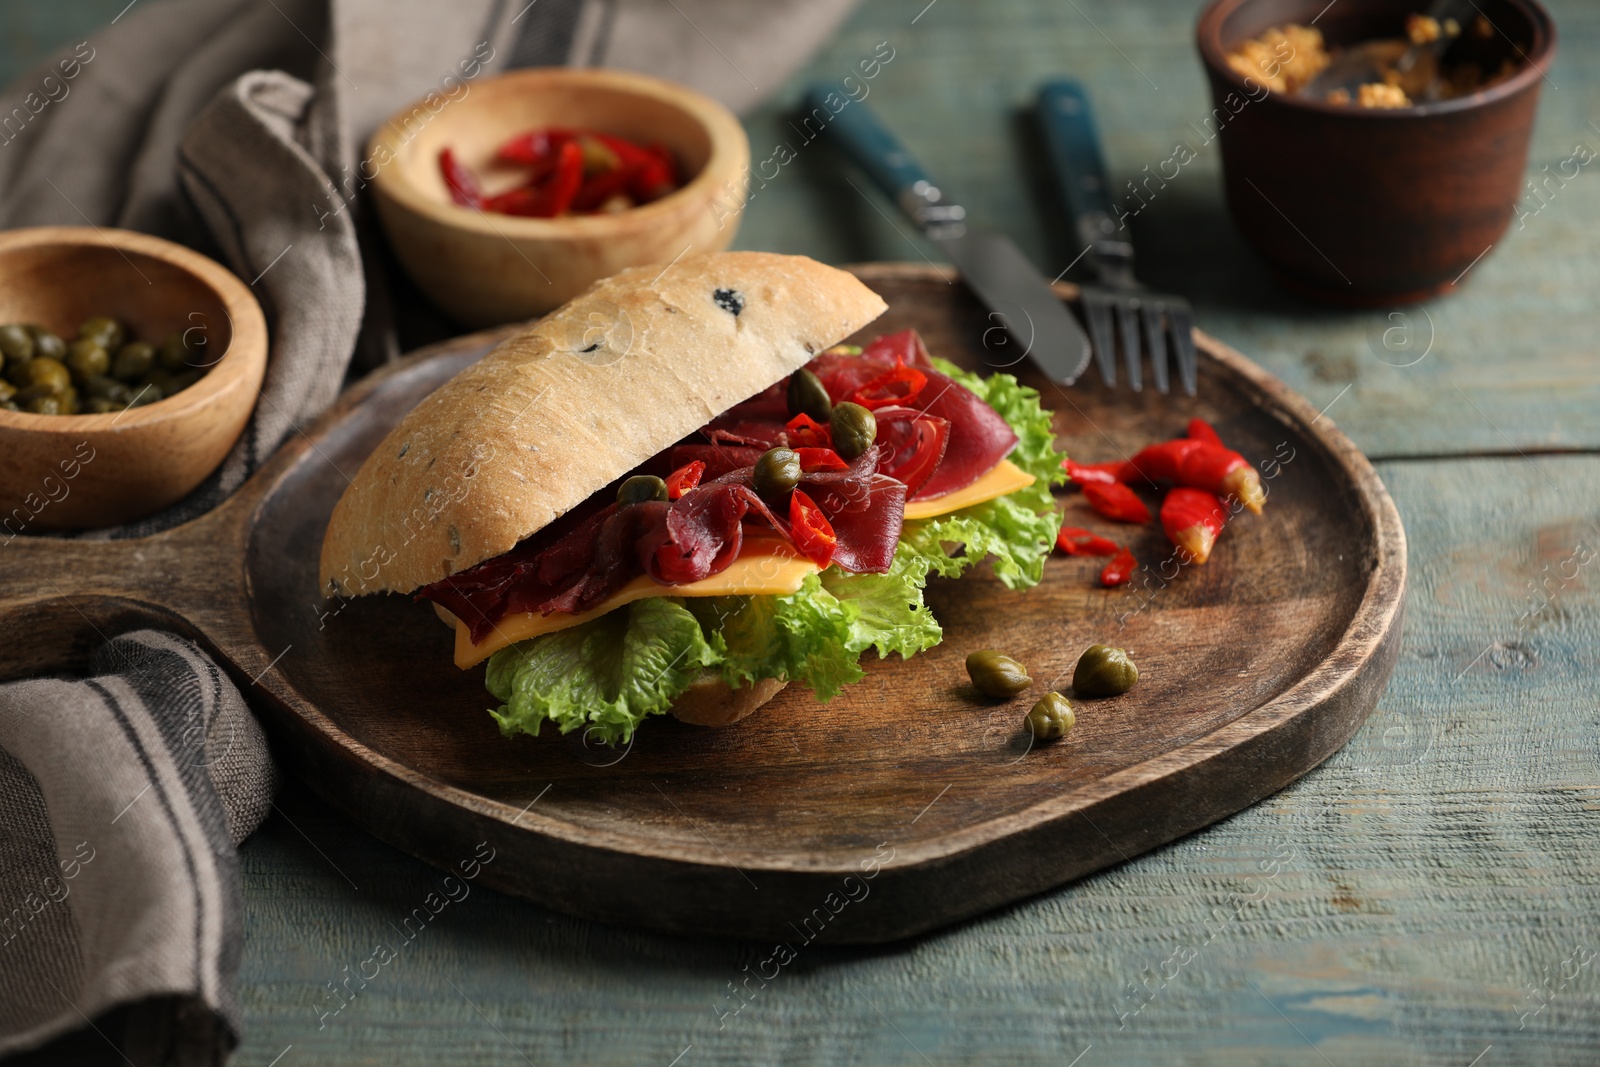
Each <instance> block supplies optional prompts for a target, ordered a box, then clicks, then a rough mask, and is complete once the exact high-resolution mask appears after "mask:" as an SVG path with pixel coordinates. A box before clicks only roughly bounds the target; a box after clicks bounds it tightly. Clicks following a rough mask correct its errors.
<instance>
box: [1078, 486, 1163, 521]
mask: <svg viewBox="0 0 1600 1067" xmlns="http://www.w3.org/2000/svg"><path fill="white" fill-rule="evenodd" d="M1083 498H1084V499H1085V500H1087V501H1088V502H1089V506H1090V507H1092V508H1094V509H1095V510H1096V511H1098V512H1099V513H1100V514H1102V515H1104V516H1105V517H1106V518H1108V519H1111V520H1113V521H1115V522H1136V523H1142V522H1149V521H1150V509H1149V508H1147V507H1145V505H1144V501H1143V500H1140V499H1139V498H1138V497H1137V496H1135V495H1134V493H1133V490H1132V489H1129V488H1128V487H1127V486H1125V485H1123V484H1122V483H1121V482H1088V483H1086V484H1085V485H1084V487H1083Z"/></svg>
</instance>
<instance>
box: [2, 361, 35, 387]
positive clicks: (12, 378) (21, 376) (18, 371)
mask: <svg viewBox="0 0 1600 1067" xmlns="http://www.w3.org/2000/svg"><path fill="white" fill-rule="evenodd" d="M32 362H33V357H32V356H28V357H27V358H24V357H22V356H6V357H4V367H3V372H4V374H5V377H6V381H8V382H10V383H11V384H12V385H17V386H22V385H27V384H28V374H27V371H26V369H25V368H26V367H27V366H28V364H30V363H32Z"/></svg>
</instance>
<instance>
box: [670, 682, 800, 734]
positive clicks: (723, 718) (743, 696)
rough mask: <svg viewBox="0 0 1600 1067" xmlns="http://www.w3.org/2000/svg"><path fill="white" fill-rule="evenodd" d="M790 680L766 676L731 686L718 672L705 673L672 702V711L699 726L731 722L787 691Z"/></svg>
mask: <svg viewBox="0 0 1600 1067" xmlns="http://www.w3.org/2000/svg"><path fill="white" fill-rule="evenodd" d="M787 684H788V683H787V682H782V681H779V680H778V679H776V678H763V679H761V680H760V681H759V682H753V683H751V684H750V685H742V686H740V687H739V688H738V689H731V688H729V686H728V683H727V682H724V681H723V680H722V679H721V678H718V677H716V676H715V675H710V674H702V675H701V676H700V677H698V678H696V679H695V680H694V681H692V682H690V683H689V688H687V689H685V690H684V691H683V692H682V693H679V694H678V699H677V700H675V701H673V702H672V714H673V715H674V716H676V717H677V718H679V719H682V720H683V721H684V722H689V723H694V724H695V725H696V726H731V725H733V724H734V723H736V722H738V721H739V720H740V719H742V718H744V717H745V716H746V715H749V714H750V713H751V712H753V711H755V710H756V709H757V708H759V707H760V706H761V705H763V704H765V703H766V702H767V701H769V700H771V699H772V698H773V697H775V696H777V695H778V694H779V693H780V692H782V691H783V687H784V686H785V685H787Z"/></svg>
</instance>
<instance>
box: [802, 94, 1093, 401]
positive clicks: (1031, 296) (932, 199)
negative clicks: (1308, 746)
mask: <svg viewBox="0 0 1600 1067" xmlns="http://www.w3.org/2000/svg"><path fill="white" fill-rule="evenodd" d="M841 100H843V101H844V106H843V107H842V108H841V109H839V110H838V112H837V113H835V112H834V109H833V108H831V107H829V106H828V104H829V102H830V101H831V102H833V103H838V102H839V101H841ZM804 107H805V114H806V117H807V119H808V120H812V119H818V118H824V117H825V119H826V122H825V125H824V126H823V129H824V131H825V132H826V133H827V134H828V136H829V137H830V138H831V139H832V141H833V143H834V144H835V145H837V146H838V147H839V148H840V149H841V150H842V151H843V152H844V153H845V155H847V156H849V157H850V159H851V160H852V161H853V162H854V163H855V164H856V165H857V166H859V167H860V168H861V169H862V170H864V171H866V173H867V176H868V177H869V178H871V179H872V181H873V182H874V184H876V185H877V186H878V188H879V189H881V190H883V191H884V192H885V193H887V194H888V195H889V196H890V197H892V198H894V201H895V203H897V204H899V205H900V208H901V210H903V211H904V212H905V213H906V214H907V215H908V216H910V218H911V221H912V222H913V223H915V224H916V226H917V229H919V230H921V231H922V233H923V235H924V236H926V237H927V238H928V239H929V240H931V241H933V242H934V243H935V244H937V245H938V246H939V247H940V248H941V249H943V250H944V254H945V255H947V256H949V257H950V261H951V262H952V263H954V264H955V265H956V269H957V270H959V271H960V272H961V277H962V279H963V280H964V281H965V282H966V283H967V286H968V287H969V288H970V289H971V290H972V291H973V292H974V293H976V294H977V295H978V298H979V299H980V300H982V301H983V302H984V304H986V305H987V306H988V308H989V310H990V312H991V317H993V318H996V319H998V320H999V321H1000V324H1001V325H1003V326H1004V327H1005V328H1006V332H1007V333H1009V334H1010V335H1011V336H1012V338H1013V339H1015V340H1016V342H1017V343H1018V344H1019V345H1021V346H1022V355H1019V356H1018V357H1017V359H1016V360H1013V361H1012V362H1017V361H1019V360H1021V359H1022V357H1023V356H1028V357H1030V358H1031V359H1032V360H1033V362H1034V363H1035V364H1036V365H1037V366H1038V367H1039V369H1040V370H1042V371H1043V372H1044V373H1045V374H1046V375H1048V376H1049V377H1050V378H1051V379H1053V380H1055V381H1057V382H1060V383H1061V384H1062V385H1071V384H1072V383H1073V382H1075V381H1077V380H1078V376H1079V375H1080V374H1082V373H1083V372H1084V369H1085V368H1086V367H1088V366H1089V355H1090V348H1089V338H1088V336H1087V335H1086V334H1085V333H1084V332H1083V327H1082V326H1079V325H1078V321H1077V320H1076V319H1074V318H1073V317H1072V313H1071V312H1069V311H1068V310H1067V309H1066V307H1065V306H1064V305H1063V304H1062V303H1061V299H1060V298H1059V297H1057V296H1056V295H1055V293H1054V292H1052V291H1051V289H1050V283H1049V282H1047V281H1045V280H1044V276H1043V275H1042V274H1040V273H1039V271H1038V269H1037V268H1035V267H1034V265H1033V264H1032V263H1030V262H1028V259H1027V257H1026V256H1024V255H1023V254H1022V250H1021V249H1019V248H1018V247H1017V246H1016V244H1015V242H1013V241H1012V240H1011V238H1009V237H1006V236H1004V235H1002V234H998V233H986V232H984V231H982V230H976V229H973V228H971V227H969V226H968V225H967V222H966V219H967V212H966V209H965V208H963V207H962V206H961V205H960V204H956V203H952V202H951V201H949V200H947V199H946V198H945V195H944V193H943V192H942V191H941V190H940V189H939V187H938V186H937V185H935V184H934V183H933V179H932V178H931V177H930V176H929V175H928V172H927V171H926V170H924V169H923V167H922V164H920V163H918V162H917V161H916V159H915V158H914V157H913V156H912V155H911V153H910V152H907V151H906V150H905V148H904V147H903V146H902V145H901V144H900V142H899V141H897V140H896V139H895V136H894V134H892V133H890V132H889V129H888V127H886V126H884V125H883V123H881V122H879V121H878V117H877V116H876V115H874V114H873V113H872V112H871V111H869V110H867V106H866V105H865V104H863V103H861V102H860V101H858V100H855V99H850V98H846V97H843V96H841V95H840V94H839V91H838V90H837V89H836V88H835V87H833V86H831V85H826V84H819V85H813V86H811V88H809V89H808V90H806V94H805V102H804Z"/></svg>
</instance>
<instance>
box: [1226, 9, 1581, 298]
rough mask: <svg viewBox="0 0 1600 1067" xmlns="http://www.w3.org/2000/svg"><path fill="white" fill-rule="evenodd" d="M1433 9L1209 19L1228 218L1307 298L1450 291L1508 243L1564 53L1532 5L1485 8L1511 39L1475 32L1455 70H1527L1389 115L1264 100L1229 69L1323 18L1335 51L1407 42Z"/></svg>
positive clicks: (1248, 13)
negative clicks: (1463, 66) (1544, 90)
mask: <svg viewBox="0 0 1600 1067" xmlns="http://www.w3.org/2000/svg"><path fill="white" fill-rule="evenodd" d="M1423 6H1425V5H1422V4H1419V3H1415V2H1413V0H1341V2H1340V3H1337V4H1334V5H1332V6H1329V5H1328V3H1327V0H1215V2H1214V3H1212V4H1211V5H1210V6H1208V7H1207V8H1206V9H1205V10H1204V11H1203V12H1202V13H1201V15H1200V21H1199V26H1198V29H1197V34H1196V35H1197V37H1198V42H1199V46H1200V55H1201V58H1202V59H1203V60H1204V62H1205V67H1206V74H1207V76H1208V77H1209V79H1210V82H1211V95H1212V101H1213V105H1214V107H1213V111H1212V114H1211V116H1210V117H1209V119H1208V121H1207V123H1206V132H1207V134H1208V136H1220V139H1221V142H1222V164H1223V173H1224V177H1225V185H1226V189H1227V197H1228V206H1229V209H1230V210H1231V211H1232V214H1233V218H1234V221H1235V222H1236V223H1237V224H1238V226H1239V229H1240V230H1241V231H1242V232H1243V234H1244V236H1245V238H1246V239H1247V240H1248V241H1249V242H1250V244H1252V245H1253V246H1254V247H1255V248H1256V250H1257V251H1258V252H1260V253H1261V255H1262V256H1263V257H1265V258H1266V260H1267V262H1268V263H1269V264H1270V265H1271V266H1272V268H1273V270H1274V271H1275V272H1276V273H1277V275H1278V277H1279V278H1280V280H1281V281H1282V282H1283V283H1284V284H1285V285H1286V286H1288V287H1289V288H1291V289H1293V290H1295V291H1298V292H1300V293H1302V294H1304V295H1307V296H1311V297H1314V298H1317V299H1321V300H1325V301H1330V302H1334V303H1342V304H1350V305H1357V306H1381V305H1389V304H1398V303H1409V302H1414V301H1418V300H1422V299H1425V298H1427V297H1429V296H1433V295H1435V294H1437V293H1439V292H1441V291H1444V290H1447V289H1450V288H1451V287H1453V286H1454V285H1455V284H1456V283H1457V282H1458V281H1459V280H1460V278H1461V276H1462V275H1463V274H1464V273H1465V272H1466V271H1467V270H1468V269H1469V268H1470V267H1471V266H1472V265H1473V264H1474V263H1475V262H1476V261H1477V260H1478V259H1479V258H1480V257H1481V256H1482V255H1483V254H1484V253H1485V252H1486V251H1487V250H1488V249H1489V248H1490V247H1491V246H1493V244H1494V243H1495V241H1497V240H1498V239H1499V238H1500V236H1501V235H1502V234H1503V233H1505V230H1506V227H1507V225H1509V224H1510V222H1511V220H1512V218H1513V217H1514V205H1516V204H1517V202H1518V201H1519V200H1521V199H1522V182H1523V172H1524V168H1525V166H1526V163H1527V158H1528V139H1529V136H1530V135H1531V134H1532V132H1533V117H1534V110H1535V108H1536V106H1537V104H1538V102H1539V87H1540V85H1541V84H1542V83H1543V80H1544V72H1545V71H1546V70H1547V69H1548V68H1549V66H1550V63H1551V61H1552V60H1553V58H1554V56H1555V46H1556V35H1555V27H1554V25H1553V24H1552V23H1551V21H1550V17H1549V15H1548V14H1547V13H1546V12H1545V10H1544V8H1542V7H1540V6H1539V4H1537V3H1535V2H1534V0H1479V3H1478V5H1477V6H1478V8H1479V10H1481V11H1482V12H1483V13H1484V14H1485V15H1487V17H1488V18H1489V19H1490V20H1491V22H1492V23H1493V25H1494V26H1495V27H1498V29H1499V31H1501V32H1499V33H1495V34H1494V35H1493V36H1492V37H1491V38H1489V39H1487V40H1482V39H1478V38H1475V37H1474V36H1473V35H1472V34H1470V33H1463V34H1462V36H1461V38H1460V39H1458V40H1457V41H1456V42H1455V43H1453V44H1452V45H1451V51H1450V52H1449V53H1448V54H1447V55H1446V60H1447V62H1448V61H1453V60H1455V59H1456V58H1457V57H1462V58H1471V59H1474V60H1477V61H1479V62H1480V63H1481V65H1482V66H1483V69H1485V70H1494V69H1497V68H1498V66H1499V63H1500V60H1501V59H1502V58H1504V57H1508V56H1509V57H1511V58H1513V59H1516V60H1518V61H1519V63H1520V68H1519V69H1518V70H1517V71H1516V72H1515V73H1514V74H1513V75H1512V76H1511V77H1510V78H1508V79H1507V80H1505V81H1502V82H1499V83H1498V84H1495V85H1493V86H1491V87H1489V88H1487V89H1485V90H1483V91H1480V92H1478V93H1474V94H1471V95H1467V96H1462V97H1458V98H1456V99H1453V100H1443V101H1438V102H1436V103H1426V104H1420V105H1417V106H1413V107H1408V108H1399V109H1396V110H1392V111H1383V110H1373V109H1364V108H1359V107H1348V106H1340V105H1337V104H1329V103H1326V102H1324V101H1317V100H1308V99H1302V98H1299V97H1293V96H1287V95H1285V94H1282V93H1267V92H1266V90H1265V88H1264V87H1263V86H1262V85H1260V84H1259V83H1257V82H1254V81H1252V82H1250V83H1249V84H1247V83H1246V80H1245V79H1244V78H1242V77H1241V76H1240V75H1238V74H1237V73H1235V72H1234V71H1232V70H1230V69H1229V68H1228V65H1227V61H1226V56H1227V53H1228V52H1229V51H1231V50H1232V49H1233V47H1234V46H1235V45H1237V44H1238V43H1239V42H1240V41H1243V40H1245V39H1247V38H1250V37H1254V36H1256V35H1257V34H1259V33H1261V32H1262V31H1264V30H1267V29H1271V28H1272V27H1274V26H1282V25H1284V24H1286V23H1299V24H1300V25H1308V24H1310V23H1311V22H1312V20H1313V19H1315V18H1317V16H1318V13H1319V12H1320V13H1321V16H1322V17H1321V18H1320V19H1318V20H1317V22H1316V26H1317V27H1318V28H1319V29H1321V30H1322V33H1323V37H1324V39H1325V40H1326V41H1327V43H1328V45H1329V47H1330V49H1331V48H1333V47H1335V46H1339V45H1348V44H1354V43H1356V42H1359V41H1365V40H1370V39H1373V38H1379V37H1403V36H1404V23H1405V17H1406V15H1407V14H1408V13H1410V12H1412V11H1416V10H1420V9H1421V8H1422V7H1423ZM1324 9H1326V10H1324ZM1507 38H1509V40H1508V39H1507ZM1513 42H1515V44H1513ZM1518 48H1520V49H1521V52H1522V53H1523V55H1518V52H1517V49H1518ZM1524 56H1525V58H1524ZM1219 127H1220V129H1219Z"/></svg>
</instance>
